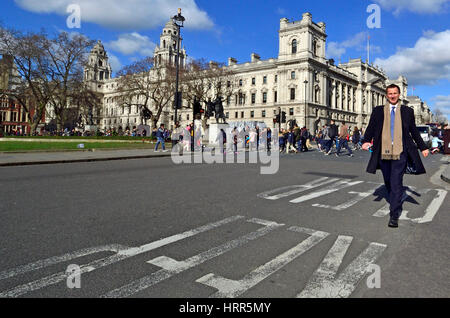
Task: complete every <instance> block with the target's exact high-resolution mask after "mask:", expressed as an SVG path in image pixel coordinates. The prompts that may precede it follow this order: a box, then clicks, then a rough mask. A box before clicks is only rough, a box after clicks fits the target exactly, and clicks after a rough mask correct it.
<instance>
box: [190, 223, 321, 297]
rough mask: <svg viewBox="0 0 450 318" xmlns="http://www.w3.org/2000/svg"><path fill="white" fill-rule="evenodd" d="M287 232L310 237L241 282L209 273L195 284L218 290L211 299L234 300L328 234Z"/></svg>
mask: <svg viewBox="0 0 450 318" xmlns="http://www.w3.org/2000/svg"><path fill="white" fill-rule="evenodd" d="M289 230H292V231H296V232H301V233H307V234H310V235H311V236H310V237H309V238H307V239H306V240H304V241H302V242H301V243H300V244H298V245H297V246H295V247H294V248H292V249H290V250H288V251H287V252H285V253H283V254H281V255H279V256H278V257H276V258H275V259H273V260H271V261H270V262H268V263H266V264H264V265H262V266H260V267H258V268H257V269H255V270H253V271H252V272H251V273H249V274H248V275H246V276H245V277H244V278H243V279H241V280H231V279H227V278H224V277H221V276H218V275H215V274H213V273H210V274H208V275H205V276H203V277H201V278H199V279H197V280H196V282H198V283H201V284H204V285H207V286H210V287H214V288H216V289H218V291H217V292H216V293H214V294H213V295H212V296H210V297H211V298H236V297H238V296H240V295H242V294H243V293H245V292H246V291H247V290H249V289H250V288H252V287H254V286H255V285H257V284H258V283H260V282H261V281H263V280H264V279H266V278H267V277H269V276H270V275H272V274H273V273H275V272H276V271H278V270H280V269H281V268H282V267H284V266H285V265H287V264H288V263H290V262H291V261H293V260H294V259H296V258H297V257H299V256H300V255H302V254H303V253H305V252H306V251H308V250H309V249H311V248H312V247H313V246H315V245H316V244H318V243H319V242H320V241H322V240H323V239H324V238H325V237H327V236H328V233H325V232H321V231H314V230H310V229H303V228H296V227H292V228H290V229H289Z"/></svg>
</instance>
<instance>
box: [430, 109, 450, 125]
mask: <svg viewBox="0 0 450 318" xmlns="http://www.w3.org/2000/svg"><path fill="white" fill-rule="evenodd" d="M433 122H435V123H448V119H447V117H446V116H445V115H444V113H443V112H442V110H441V109H440V108H436V110H435V111H434V114H433Z"/></svg>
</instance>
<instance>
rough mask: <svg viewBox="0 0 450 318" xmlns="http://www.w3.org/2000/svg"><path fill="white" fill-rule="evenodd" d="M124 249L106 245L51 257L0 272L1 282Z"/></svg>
mask: <svg viewBox="0 0 450 318" xmlns="http://www.w3.org/2000/svg"><path fill="white" fill-rule="evenodd" d="M123 249H127V247H125V246H121V245H106V246H101V247H95V248H86V249H83V250H80V251H77V252H75V253H67V254H64V255H62V256H55V257H50V258H47V259H44V260H40V261H37V262H34V263H30V264H27V265H22V266H19V267H16V268H14V269H11V270H6V271H3V272H0V280H2V279H7V278H11V277H14V276H17V275H22V274H25V273H28V272H32V271H35V270H38V269H41V268H45V267H49V266H52V265H56V264H59V263H64V262H68V261H70V260H73V259H76V258H80V257H84V256H87V255H92V254H97V253H101V252H116V253H117V252H118V251H120V250H123Z"/></svg>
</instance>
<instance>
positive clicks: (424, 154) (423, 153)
mask: <svg viewBox="0 0 450 318" xmlns="http://www.w3.org/2000/svg"><path fill="white" fill-rule="evenodd" d="M429 154H430V151H429V150H428V149H427V150H424V151H422V155H423V156H424V157H425V158H426V157H428V155H429Z"/></svg>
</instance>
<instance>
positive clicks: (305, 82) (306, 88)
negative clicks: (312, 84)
mask: <svg viewBox="0 0 450 318" xmlns="http://www.w3.org/2000/svg"><path fill="white" fill-rule="evenodd" d="M303 84H305V125H304V127H306V108H307V107H306V103H307V100H306V94H307V92H308V80H305V81H304V82H303Z"/></svg>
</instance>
